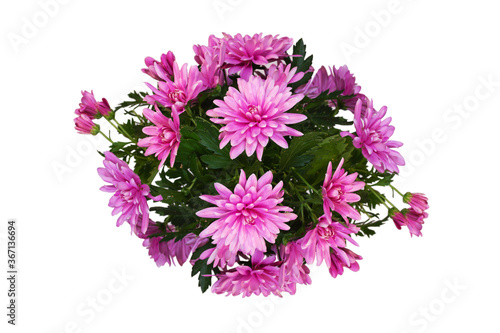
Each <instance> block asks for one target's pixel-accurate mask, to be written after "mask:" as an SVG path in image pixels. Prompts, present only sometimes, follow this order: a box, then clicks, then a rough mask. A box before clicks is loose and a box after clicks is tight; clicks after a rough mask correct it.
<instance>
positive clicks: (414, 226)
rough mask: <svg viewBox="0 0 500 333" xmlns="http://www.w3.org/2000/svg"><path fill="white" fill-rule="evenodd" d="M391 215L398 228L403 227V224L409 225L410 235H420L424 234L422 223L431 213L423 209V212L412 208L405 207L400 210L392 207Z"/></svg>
mask: <svg viewBox="0 0 500 333" xmlns="http://www.w3.org/2000/svg"><path fill="white" fill-rule="evenodd" d="M389 216H391V218H392V220H393V221H394V224H395V225H396V228H398V229H401V227H402V226H406V227H408V230H409V231H410V235H411V236H412V237H413V235H415V236H417V237H419V236H422V232H421V230H422V225H423V224H424V219H426V218H427V217H428V216H429V214H428V213H427V212H424V211H422V213H420V212H418V211H416V210H414V209H413V208H410V209H406V208H405V209H403V210H402V211H398V210H397V209H391V211H389Z"/></svg>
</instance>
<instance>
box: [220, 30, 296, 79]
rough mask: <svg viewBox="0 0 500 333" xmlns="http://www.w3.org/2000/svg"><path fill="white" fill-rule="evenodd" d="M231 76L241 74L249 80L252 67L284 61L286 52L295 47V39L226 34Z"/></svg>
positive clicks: (227, 56) (226, 58)
mask: <svg viewBox="0 0 500 333" xmlns="http://www.w3.org/2000/svg"><path fill="white" fill-rule="evenodd" d="M223 40H225V46H226V57H225V62H226V63H227V64H228V67H229V75H232V74H236V73H238V72H240V77H241V78H242V79H244V80H248V79H249V78H250V76H252V65H253V64H256V65H266V64H268V63H269V62H271V61H278V60H281V59H284V58H285V57H287V56H288V55H287V54H286V51H287V50H288V49H289V48H290V47H291V46H292V45H293V39H291V38H288V37H282V38H278V35H276V36H272V35H267V36H264V37H263V36H262V33H261V34H255V35H253V36H249V35H245V36H242V35H241V34H237V35H235V36H234V37H232V36H231V35H229V34H224V39H223Z"/></svg>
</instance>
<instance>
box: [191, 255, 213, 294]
mask: <svg viewBox="0 0 500 333" xmlns="http://www.w3.org/2000/svg"><path fill="white" fill-rule="evenodd" d="M207 261H208V259H204V260H197V261H196V262H195V263H194V265H193V269H192V271H191V276H195V275H196V274H199V275H198V286H199V287H200V288H201V292H203V293H204V292H205V291H207V290H208V288H209V287H210V286H211V285H212V276H211V275H212V269H213V267H212V265H208V264H207ZM206 275H208V276H206Z"/></svg>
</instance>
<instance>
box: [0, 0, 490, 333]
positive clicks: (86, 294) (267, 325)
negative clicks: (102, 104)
mask: <svg viewBox="0 0 500 333" xmlns="http://www.w3.org/2000/svg"><path fill="white" fill-rule="evenodd" d="M42 3H44V1H42ZM326 3H327V2H326V1H325V2H323V3H322V4H320V2H319V1H295V0H294V1H291V0H289V1H279V2H278V1H252V2H251V3H250V1H240V0H220V1H212V0H209V1H201V0H200V1H185V2H181V1H176V2H172V1H153V0H149V1H140V2H139V1H136V2H132V1H120V2H118V1H115V2H111V1H108V2H104V1H95V0H92V1H77V0H73V1H66V3H64V4H62V1H61V3H58V5H57V7H54V6H53V5H52V6H51V7H50V6H49V7H46V6H45V7H46V8H45V11H47V12H49V14H50V16H49V15H47V14H44V9H43V8H44V6H43V5H41V3H40V2H38V1H33V0H25V1H16V2H14V1H9V2H6V1H2V4H1V5H0V6H1V8H0V13H1V14H0V22H1V29H2V31H1V42H0V43H1V51H0V52H1V53H0V56H1V61H0V68H1V73H2V74H1V77H2V80H1V89H0V91H1V103H2V104H1V107H2V116H1V118H0V119H1V120H0V124H1V131H0V135H1V143H2V144H1V155H0V156H1V157H0V158H1V165H0V168H1V172H0V175H1V189H2V191H1V196H2V198H1V201H0V209H1V211H0V223H1V228H0V237H1V238H0V241H1V242H2V244H1V249H2V250H1V251H0V253H1V255H0V258H1V259H0V261H1V265H0V267H1V270H2V271H3V272H5V271H6V265H5V264H6V260H7V258H6V254H5V252H6V250H5V249H6V244H5V241H6V239H5V233H6V224H7V221H8V219H10V218H15V219H17V223H18V236H19V244H18V261H19V273H20V274H19V281H18V290H19V295H18V305H19V308H18V326H16V327H14V328H13V327H11V326H10V325H7V324H6V321H7V317H6V315H5V314H6V312H7V310H6V305H7V296H6V293H7V284H6V279H5V278H1V279H0V280H1V283H0V305H1V306H0V308H2V310H0V318H1V319H0V320H1V324H0V325H1V326H0V327H2V328H1V331H2V332H4V331H5V330H4V327H7V328H8V332H41V333H62V332H138V331H152V332H160V331H168V332H197V331H203V332H278V330H280V331H281V330H282V331H288V332H298V331H306V330H307V331H312V332H317V331H322V332H363V333H364V332H389V333H392V332H394V333H403V332H407V333H413V332H471V331H475V332H498V330H499V326H500V325H499V324H498V318H497V317H498V313H499V310H500V308H499V305H498V304H499V303H498V298H499V296H500V288H499V286H498V281H499V277H500V276H499V273H498V267H497V266H498V264H497V263H498V257H497V255H498V253H499V252H498V247H497V244H498V237H499V231H500V228H499V224H498V223H499V217H498V212H497V211H496V210H495V209H496V208H498V186H499V185H500V184H499V180H498V179H499V178H498V176H497V172H498V171H497V170H498V168H497V166H498V164H497V163H496V161H498V160H497V155H498V136H497V135H498V121H499V120H500V117H499V115H498V113H499V111H500V110H499V104H500V98H499V97H500V96H499V95H500V85H499V82H500V71H499V70H500V66H499V65H498V61H499V59H500V50H499V48H498V32H499V31H500V23H499V20H498V10H497V8H495V6H494V2H493V1H486V0H484V1H468V2H466V1H442V2H439V3H437V2H436V1H430V0H421V1H416V0H415V1H410V0H401V1H400V2H399V5H397V6H395V7H394V6H393V5H391V2H390V1H389V0H384V1H381V0H377V1H355V2H354V1H352V2H349V1H342V2H339V4H337V2H330V3H329V4H326ZM217 4H219V6H221V4H223V5H224V4H225V6H226V7H225V9H224V8H219V9H217V8H218V7H216V5H217ZM47 8H48V9H47ZM388 10H391V11H392V13H391V12H390V11H389V13H391V14H390V15H389V16H387V15H385V16H384V15H382V18H380V17H381V16H380V15H378V17H379V22H380V23H377V22H378V21H377V20H376V18H375V17H376V16H377V15H376V13H387V12H388ZM374 13H375V14H374ZM30 24H36V25H38V27H37V26H36V25H35V30H33V28H32V29H31V30H30V29H29V27H28V26H29V25H30ZM363 31H365V32H363ZM222 32H228V33H231V34H236V33H238V32H240V33H243V34H254V33H257V32H263V33H265V34H280V35H281V36H288V37H292V38H294V40H298V39H299V38H304V41H305V42H306V44H307V50H308V51H309V52H310V53H312V54H314V65H315V67H316V68H319V66H321V65H326V66H331V65H337V66H340V65H343V64H347V65H348V66H349V68H350V69H351V71H352V72H353V73H354V74H355V75H356V78H357V82H358V83H359V84H360V85H361V86H362V87H363V88H362V92H364V93H365V94H366V95H368V96H369V97H371V98H373V99H374V102H375V106H376V107H380V106H382V105H387V106H388V110H389V112H388V113H389V115H390V116H392V117H393V124H394V125H395V126H396V132H395V134H394V136H393V138H394V139H396V140H400V141H403V142H404V143H405V145H404V146H403V147H402V148H401V149H400V151H401V153H402V154H403V155H404V156H405V157H406V160H407V162H408V164H409V167H407V168H405V169H404V170H402V174H404V175H405V176H404V177H400V178H399V180H398V182H397V184H398V186H399V188H400V189H401V190H402V191H414V192H424V193H426V194H427V195H428V197H429V200H430V205H431V208H430V210H429V213H430V217H429V219H428V220H427V221H426V223H425V225H424V229H423V234H424V236H423V237H422V238H416V237H413V238H411V237H410V234H409V232H408V231H407V230H401V231H398V230H397V229H396V228H395V227H394V226H393V224H392V223H388V224H387V225H385V226H384V227H383V228H381V229H380V231H379V233H378V234H377V235H376V236H375V237H374V238H371V239H359V238H358V241H359V243H360V247H359V248H357V249H355V251H356V252H357V253H359V254H361V255H362V256H363V257H364V259H363V260H362V261H361V262H360V265H361V270H360V271H359V272H357V273H353V272H351V271H348V272H346V273H345V274H344V275H343V276H340V277H338V278H337V279H332V278H331V277H330V276H329V274H328V271H327V269H326V267H324V266H322V267H319V268H317V269H316V268H314V269H313V272H312V280H313V283H312V285H311V286H299V287H298V291H297V294H296V295H295V296H289V295H288V296H285V297H284V299H283V300H276V298H271V297H270V298H267V299H265V298H259V297H251V298H245V299H242V298H240V297H227V298H226V297H224V296H219V295H215V294H212V293H210V292H207V293H205V294H201V292H200V291H199V289H198V287H197V280H196V279H194V278H190V269H189V267H171V268H169V267H162V268H157V267H156V265H155V264H154V262H153V261H152V260H150V259H149V258H148V255H147V252H146V250H145V249H144V248H142V246H141V241H140V240H139V239H137V238H135V237H132V236H130V232H129V231H130V229H129V228H128V227H126V226H124V227H122V228H117V227H116V226H115V221H116V218H115V217H112V216H111V209H110V208H109V207H107V203H108V200H109V194H107V193H103V192H100V191H99V187H100V186H102V185H103V182H102V180H101V179H100V178H99V177H98V175H97V173H96V168H97V167H100V166H101V165H102V160H101V158H100V156H99V155H98V154H97V153H95V152H94V151H95V149H98V148H99V149H104V148H105V147H106V145H105V143H104V142H102V140H101V141H98V142H97V143H96V142H95V141H92V140H91V139H92V138H89V137H88V136H82V135H78V134H77V133H76V132H75V130H74V128H73V118H74V117H75V115H74V113H73V112H74V110H75V109H76V108H77V106H78V103H79V101H80V97H81V95H80V91H81V90H92V89H93V90H94V93H95V95H96V97H97V98H98V99H101V98H103V97H106V98H108V100H109V101H110V103H111V104H112V106H116V105H117V103H118V102H120V101H121V100H122V99H123V98H124V96H125V93H128V92H129V91H131V90H134V89H139V90H143V91H145V90H146V89H145V86H144V85H143V82H144V81H145V80H146V79H147V78H146V76H145V75H144V74H142V73H141V71H140V69H141V68H143V60H144V58H145V57H146V56H152V57H154V58H156V59H158V58H159V57H160V55H161V53H166V52H167V51H168V50H172V51H173V52H174V53H175V55H176V57H177V59H178V61H179V62H180V63H184V62H189V63H190V64H194V60H193V53H192V45H193V44H206V43H207V39H208V36H209V35H210V34H215V35H217V36H221V33H222ZM366 33H367V34H368V35H367V36H365V37H363V36H362V34H366ZM13 39H16V40H17V41H18V44H16V43H13V42H12V40H13ZM347 48H350V51H352V52H356V53H349V52H347V51H346V49H347ZM488 80H490V81H492V82H493V84H485V83H484V81H488ZM454 108H455V109H454ZM459 108H461V109H463V110H464V111H463V112H462V114H460V113H457V111H454V110H458V109H459ZM433 133H434V138H433ZM431 140H432V141H431ZM89 148H91V149H92V152H88V149H89ZM61 165H65V166H66V167H67V169H64V172H63V173H62V174H61V172H62V171H61V170H59V172H57V170H56V169H55V168H56V167H59V168H60V167H61ZM394 201H399V199H398V198H395V199H394ZM3 274H4V273H2V276H3ZM117 274H118V275H120V274H125V275H126V276H127V277H126V280H125V282H119V281H120V280H116V278H115V275H117ZM453 284H455V285H458V287H455V288H452V289H450V285H453ZM457 288H458V289H457ZM96 297H97V299H100V300H101V301H100V302H101V303H105V304H100V305H99V304H98V306H99V307H98V308H99V311H97V310H92V308H91V307H90V306H89V303H88V302H90V301H91V299H92V298H96ZM274 302H279V304H275V303H274ZM425 309H428V310H425ZM420 311H428V313H429V315H428V316H427V317H425V316H424V315H423V314H422V313H423V312H420Z"/></svg>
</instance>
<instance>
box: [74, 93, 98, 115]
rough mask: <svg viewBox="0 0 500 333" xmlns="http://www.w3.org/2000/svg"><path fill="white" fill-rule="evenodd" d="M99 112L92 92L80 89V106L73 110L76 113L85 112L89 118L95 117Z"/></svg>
mask: <svg viewBox="0 0 500 333" xmlns="http://www.w3.org/2000/svg"><path fill="white" fill-rule="evenodd" d="M98 112H99V109H98V105H97V101H96V100H95V97H94V92H93V91H91V92H88V91H82V100H81V102H80V107H79V108H78V109H76V110H75V113H76V114H77V115H79V116H80V115H82V114H85V115H87V116H88V117H89V118H90V119H94V118H96V117H97V115H98Z"/></svg>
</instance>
